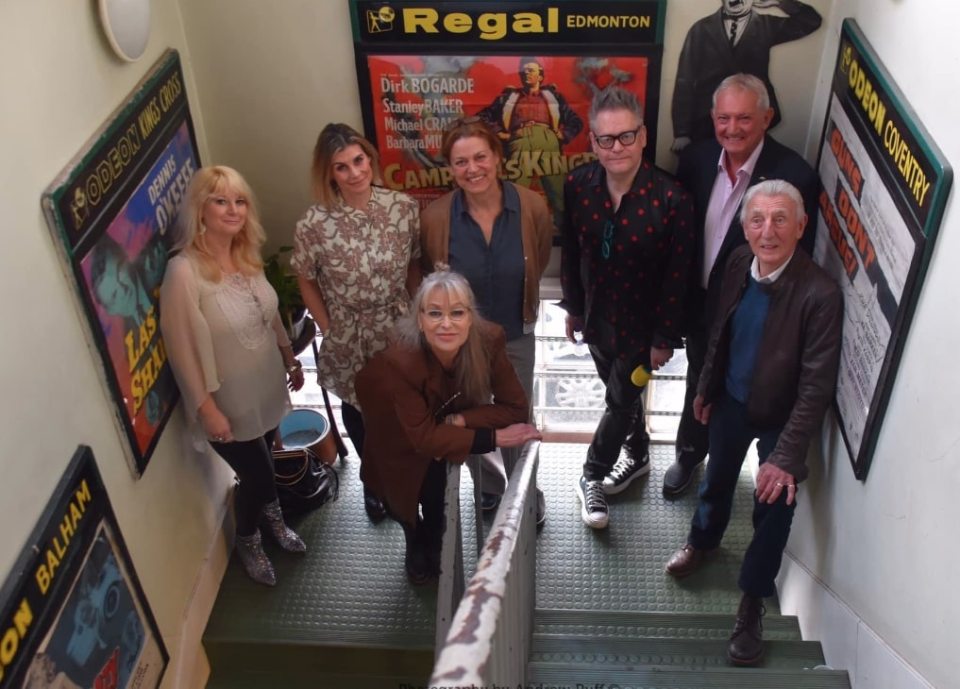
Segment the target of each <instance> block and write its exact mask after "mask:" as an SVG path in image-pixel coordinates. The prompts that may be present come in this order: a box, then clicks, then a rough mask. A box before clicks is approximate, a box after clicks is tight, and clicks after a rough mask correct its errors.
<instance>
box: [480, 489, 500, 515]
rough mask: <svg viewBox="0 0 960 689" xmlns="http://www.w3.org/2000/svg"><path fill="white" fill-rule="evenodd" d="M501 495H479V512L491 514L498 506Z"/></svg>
mask: <svg viewBox="0 0 960 689" xmlns="http://www.w3.org/2000/svg"><path fill="white" fill-rule="evenodd" d="M502 497H503V496H502V495H497V494H495V493H480V510H481V511H483V512H492V511H493V510H495V509H497V508H498V507H499V506H500V498H502Z"/></svg>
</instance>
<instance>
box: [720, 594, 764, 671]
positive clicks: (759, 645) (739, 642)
mask: <svg viewBox="0 0 960 689" xmlns="http://www.w3.org/2000/svg"><path fill="white" fill-rule="evenodd" d="M766 611H767V610H766V608H764V607H763V598H754V597H753V596H748V595H747V594H743V598H741V599H740V608H739V609H738V610H737V624H736V625H735V626H734V628H733V634H731V635H730V645H729V646H728V647H727V657H729V658H730V662H732V663H733V664H734V665H756V664H757V663H759V662H760V661H761V660H762V659H763V622H762V618H763V615H764V613H766Z"/></svg>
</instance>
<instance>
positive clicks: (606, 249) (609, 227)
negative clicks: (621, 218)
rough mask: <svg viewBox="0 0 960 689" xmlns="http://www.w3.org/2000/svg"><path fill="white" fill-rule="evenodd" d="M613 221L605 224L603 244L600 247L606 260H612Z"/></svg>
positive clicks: (601, 253)
mask: <svg viewBox="0 0 960 689" xmlns="http://www.w3.org/2000/svg"><path fill="white" fill-rule="evenodd" d="M613 230H614V225H613V220H607V222H605V223H604V224H603V244H601V245H600V255H601V256H603V258H604V260H606V259H608V258H610V252H611V250H612V249H613Z"/></svg>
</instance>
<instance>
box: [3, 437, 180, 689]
mask: <svg viewBox="0 0 960 689" xmlns="http://www.w3.org/2000/svg"><path fill="white" fill-rule="evenodd" d="M0 614H2V620H0V623H2V625H3V626H2V629H3V630H5V632H4V636H3V638H4V642H3V647H4V650H3V654H2V658H0V660H2V664H0V689H106V688H108V687H109V688H111V689H113V688H116V689H147V688H154V687H157V686H159V685H160V680H161V678H162V677H163V673H164V670H165V669H166V666H167V663H168V661H169V656H168V654H167V650H166V648H165V646H164V643H163V639H162V638H161V636H160V633H159V630H158V628H157V624H156V621H155V619H154V617H153V614H152V612H151V610H150V607H149V605H148V603H147V599H146V596H145V595H144V592H143V589H142V588H141V586H140V582H139V579H138V578H137V574H136V571H135V570H134V568H133V562H132V561H131V560H130V555H129V553H128V551H127V548H126V545H125V544H124V541H123V536H122V535H121V533H120V529H119V526H118V524H117V520H116V517H115V516H114V514H113V509H112V508H111V506H110V500H109V498H108V496H107V493H106V489H105V487H104V485H103V481H102V480H101V478H100V473H99V471H98V470H97V466H96V462H95V460H94V457H93V452H92V451H91V449H90V448H89V447H86V446H81V447H79V448H78V449H77V451H76V453H75V454H74V457H73V459H72V460H71V462H70V465H69V467H68V468H67V471H66V473H65V474H64V476H63V478H62V479H61V480H60V483H59V484H58V486H57V488H56V490H55V492H54V494H53V496H52V497H51V499H50V502H49V503H48V504H47V507H46V509H45V510H44V513H43V515H42V517H41V519H40V521H39V522H38V523H37V525H36V527H35V528H34V530H33V532H32V533H31V535H30V538H29V540H28V542H27V544H26V546H24V549H23V551H22V552H21V554H20V557H19V558H18V560H17V563H16V566H15V567H14V568H13V570H12V571H11V573H10V575H9V576H8V578H7V580H6V582H5V583H4V585H3V588H2V590H0Z"/></svg>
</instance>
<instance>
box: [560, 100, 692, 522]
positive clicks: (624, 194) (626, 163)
mask: <svg viewBox="0 0 960 689" xmlns="http://www.w3.org/2000/svg"><path fill="white" fill-rule="evenodd" d="M590 141H591V144H592V146H593V151H594V153H596V155H597V160H596V161H594V162H591V163H587V164H585V165H582V166H580V167H578V168H577V169H576V170H574V171H573V172H571V173H570V175H569V176H568V177H567V180H566V184H565V185H564V223H563V228H562V230H561V236H562V245H561V246H562V253H561V256H562V261H561V283H562V286H563V301H562V302H560V306H562V307H563V308H564V309H566V311H567V322H566V326H567V337H568V338H570V339H571V340H572V341H576V340H575V333H582V334H583V340H584V342H586V343H587V344H588V345H589V346H590V355H591V356H592V357H593V360H594V363H595V364H596V366H597V373H598V375H599V376H600V378H601V380H603V382H604V384H605V385H606V388H607V392H606V397H605V400H604V402H605V405H606V408H605V409H604V413H603V417H602V418H601V419H600V423H599V424H598V425H597V430H596V432H595V433H594V437H593V441H592V442H591V444H590V449H589V450H588V451H587V457H586V461H585V462H584V464H583V475H582V476H581V477H580V479H579V481H578V482H577V487H576V490H577V496H578V497H579V499H580V505H581V516H582V518H583V521H584V523H586V524H587V525H588V526H590V527H592V528H595V529H602V528H605V527H606V526H607V523H608V509H607V501H606V495H609V494H614V493H619V492H620V491H622V490H624V489H626V487H627V486H628V485H629V484H630V483H631V482H632V481H633V480H634V479H636V478H637V477H639V476H642V475H644V474H646V473H648V472H649V471H650V459H649V456H648V452H647V450H648V445H649V441H650V438H649V436H648V435H647V431H646V421H645V419H644V414H643V403H642V393H643V390H642V389H641V388H638V387H636V386H635V385H633V383H631V382H630V374H631V373H632V372H633V370H634V369H635V368H636V367H637V366H644V367H646V368H647V369H648V370H656V369H658V368H659V367H660V366H662V365H663V364H665V363H666V362H667V361H669V360H670V358H671V357H672V356H673V350H674V349H676V348H678V347H681V346H682V339H681V336H682V332H681V326H682V320H683V312H684V299H685V296H686V288H687V284H688V282H689V271H690V270H691V267H692V265H693V263H692V261H693V252H694V246H695V235H694V222H693V204H692V201H691V199H690V197H689V196H688V194H687V193H686V192H685V191H684V190H683V188H682V187H681V186H680V185H679V183H678V182H677V181H676V180H675V179H674V178H673V177H671V176H670V175H668V174H666V173H665V172H663V171H661V170H659V169H657V168H656V167H654V166H653V165H651V164H650V163H648V162H646V161H645V160H643V148H644V146H645V145H646V142H647V132H646V129H645V128H644V126H643V110H642V108H641V106H640V103H639V102H638V101H637V98H636V96H635V95H634V94H632V93H630V92H628V91H625V90H623V89H621V88H618V87H611V88H607V89H604V90H603V91H600V92H599V93H598V94H597V95H596V96H595V97H594V99H593V103H592V104H591V107H590ZM621 449H622V450H623V454H622V456H621Z"/></svg>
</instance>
